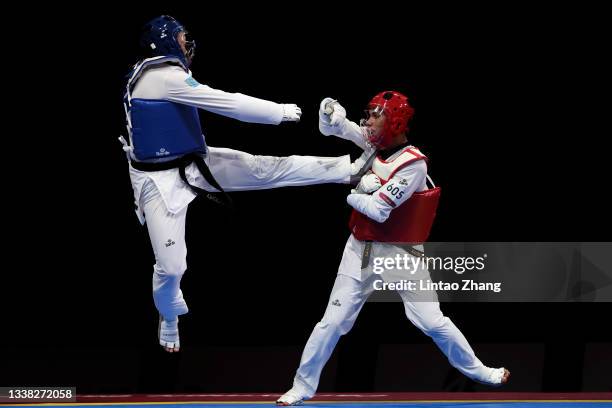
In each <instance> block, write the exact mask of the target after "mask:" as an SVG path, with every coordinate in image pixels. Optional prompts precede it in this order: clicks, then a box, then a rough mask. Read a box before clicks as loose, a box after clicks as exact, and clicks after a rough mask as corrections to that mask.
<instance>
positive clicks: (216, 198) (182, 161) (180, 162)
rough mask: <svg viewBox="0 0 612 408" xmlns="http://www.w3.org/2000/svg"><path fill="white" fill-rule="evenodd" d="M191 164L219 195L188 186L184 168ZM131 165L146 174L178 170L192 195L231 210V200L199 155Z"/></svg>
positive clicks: (134, 162) (191, 185)
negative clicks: (201, 196)
mask: <svg viewBox="0 0 612 408" xmlns="http://www.w3.org/2000/svg"><path fill="white" fill-rule="evenodd" d="M191 163H195V164H196V166H197V167H198V170H200V173H201V174H202V176H203V177H204V180H206V181H207V182H208V184H210V185H211V186H213V187H214V188H216V189H217V190H219V191H220V192H219V193H213V192H210V191H206V190H204V189H203V188H200V187H197V186H194V185H193V184H189V181H188V180H187V176H186V175H185V168H186V167H187V166H189V165H190V164H191ZM131 165H132V167H133V168H135V169H136V170H140V171H147V172H149V171H164V170H170V169H176V168H178V169H179V174H180V175H181V179H182V180H183V182H185V184H187V185H188V186H189V188H191V190H192V191H193V192H194V193H196V194H198V195H200V194H201V195H203V196H204V197H206V198H207V199H208V200H210V201H212V202H214V203H216V204H219V205H223V206H227V207H229V208H232V199H231V198H230V197H229V196H228V195H227V193H226V192H225V191H224V190H223V188H222V187H221V186H220V185H219V183H218V182H217V180H215V178H214V176H213V175H212V173H211V172H210V169H209V168H208V166H207V165H206V162H205V161H204V158H203V157H202V156H201V155H199V154H195V153H192V154H188V155H185V156H182V157H179V158H178V159H174V160H169V161H166V162H159V163H146V162H138V161H134V160H132V161H131Z"/></svg>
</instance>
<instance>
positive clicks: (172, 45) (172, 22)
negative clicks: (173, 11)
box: [140, 16, 195, 67]
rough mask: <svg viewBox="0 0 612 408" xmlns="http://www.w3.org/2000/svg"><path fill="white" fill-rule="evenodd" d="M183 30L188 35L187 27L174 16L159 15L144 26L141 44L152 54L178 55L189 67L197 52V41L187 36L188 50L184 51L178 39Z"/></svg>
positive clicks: (186, 46)
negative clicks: (188, 38) (189, 39)
mask: <svg viewBox="0 0 612 408" xmlns="http://www.w3.org/2000/svg"><path fill="white" fill-rule="evenodd" d="M182 31H183V32H185V35H187V31H186V30H185V27H183V25H182V24H181V23H179V22H178V21H177V20H176V19H174V18H173V17H170V16H159V17H156V18H154V19H153V20H151V21H149V22H148V23H147V24H145V26H144V27H143V29H142V35H141V36H140V45H141V46H142V47H143V48H144V49H145V50H147V52H148V53H149V54H151V55H152V56H155V57H156V56H173V57H177V58H179V59H180V60H181V61H182V62H183V64H184V65H185V67H188V66H189V64H191V60H192V58H193V55H194V54H195V41H188V40H187V38H185V40H186V42H185V50H186V52H183V50H182V49H181V46H180V44H179V42H178V39H177V35H178V34H179V33H180V32H182Z"/></svg>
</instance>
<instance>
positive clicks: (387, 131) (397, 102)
mask: <svg viewBox="0 0 612 408" xmlns="http://www.w3.org/2000/svg"><path fill="white" fill-rule="evenodd" d="M371 113H375V114H378V115H382V114H384V115H385V124H384V127H383V129H382V131H381V132H380V133H379V134H377V135H372V134H368V140H369V141H370V143H372V144H373V145H374V146H376V147H377V148H385V147H387V146H388V145H389V144H390V143H391V140H393V138H394V137H395V136H397V135H399V134H400V133H404V132H405V131H407V130H408V121H410V119H411V118H412V115H414V109H413V108H412V106H410V103H408V97H407V96H406V95H403V94H401V93H399V92H396V91H383V92H381V93H379V94H378V95H376V96H375V97H373V98H372V100H371V101H370V103H368V109H367V114H368V115H370V114H371Z"/></svg>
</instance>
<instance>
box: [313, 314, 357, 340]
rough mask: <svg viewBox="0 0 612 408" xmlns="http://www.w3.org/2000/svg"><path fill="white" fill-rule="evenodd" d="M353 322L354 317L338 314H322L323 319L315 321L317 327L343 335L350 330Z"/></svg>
mask: <svg viewBox="0 0 612 408" xmlns="http://www.w3.org/2000/svg"><path fill="white" fill-rule="evenodd" d="M354 323H355V320H354V319H350V318H348V317H347V316H343V315H340V314H338V315H334V316H324V317H323V319H322V320H321V321H320V322H319V323H317V327H319V328H320V329H323V330H328V331H331V332H334V333H336V334H337V335H339V336H343V335H345V334H346V333H348V332H349V331H351V329H352V328H353V324H354Z"/></svg>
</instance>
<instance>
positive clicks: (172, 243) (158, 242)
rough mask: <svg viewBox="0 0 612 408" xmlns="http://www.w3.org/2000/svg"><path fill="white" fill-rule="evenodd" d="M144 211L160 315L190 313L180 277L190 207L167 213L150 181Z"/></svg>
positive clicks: (155, 293) (185, 263) (185, 256)
mask: <svg viewBox="0 0 612 408" xmlns="http://www.w3.org/2000/svg"><path fill="white" fill-rule="evenodd" d="M141 208H142V209H143V211H144V214H145V218H146V225H147V229H148V231H149V238H150V239H151V245H152V247H153V252H154V253H155V265H154V266H153V300H154V301H155V306H156V307H157V310H158V311H159V313H160V314H161V315H162V316H164V317H166V318H167V319H172V318H173V317H174V316H178V315H182V314H185V313H187V311H188V309H187V304H186V303H185V300H184V299H183V293H182V291H181V289H180V283H181V278H182V276H183V273H184V272H185V270H186V269H187V246H186V244H185V218H186V216H187V207H185V208H183V209H182V210H180V211H179V212H177V213H176V214H172V213H170V212H168V210H167V209H166V205H165V204H164V202H163V200H162V197H161V195H160V194H159V191H158V190H157V187H155V184H154V183H153V182H152V181H150V180H149V181H147V183H146V185H145V186H144V187H143V193H142V198H141Z"/></svg>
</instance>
